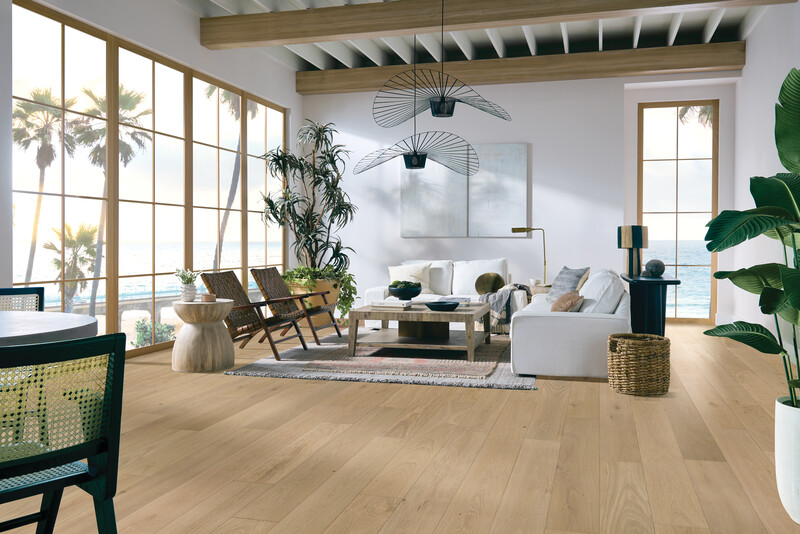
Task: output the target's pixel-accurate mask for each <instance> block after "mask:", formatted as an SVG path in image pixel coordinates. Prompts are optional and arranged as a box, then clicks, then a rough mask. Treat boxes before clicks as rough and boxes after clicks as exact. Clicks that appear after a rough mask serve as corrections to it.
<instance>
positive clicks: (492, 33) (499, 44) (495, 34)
mask: <svg viewBox="0 0 800 534" xmlns="http://www.w3.org/2000/svg"><path fill="white" fill-rule="evenodd" d="M486 35H488V36H489V40H490V41H491V42H492V46H493V47H494V51H495V52H497V57H506V43H505V42H504V41H503V38H502V37H501V36H500V32H499V31H498V30H496V29H494V28H487V29H486Z"/></svg>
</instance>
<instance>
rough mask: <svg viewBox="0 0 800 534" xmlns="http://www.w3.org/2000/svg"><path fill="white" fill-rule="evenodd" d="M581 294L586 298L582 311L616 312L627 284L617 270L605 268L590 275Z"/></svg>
mask: <svg viewBox="0 0 800 534" xmlns="http://www.w3.org/2000/svg"><path fill="white" fill-rule="evenodd" d="M580 294H581V296H582V297H583V298H584V300H583V305H581V309H580V311H581V312H582V313H614V312H615V311H616V310H617V305H619V301H620V299H621V298H622V295H624V294H625V285H624V284H623V283H622V280H621V279H620V277H619V275H618V274H617V273H616V272H615V271H613V270H611V269H604V270H602V271H600V272H598V273H596V274H593V275H592V276H590V277H589V279H588V280H587V281H586V284H584V286H583V287H582V288H581V290H580Z"/></svg>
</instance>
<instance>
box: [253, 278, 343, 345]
mask: <svg viewBox="0 0 800 534" xmlns="http://www.w3.org/2000/svg"><path fill="white" fill-rule="evenodd" d="M250 273H251V274H252V275H253V278H254V279H255V281H256V284H258V289H260V290H261V294H262V295H264V298H265V299H267V302H268V303H269V309H270V311H271V312H272V313H273V314H295V313H297V312H298V311H299V312H300V313H301V317H305V318H306V321H308V326H309V327H310V328H311V334H312V335H313V336H314V341H315V342H316V343H317V345H319V344H320V343H319V336H317V330H322V329H323V328H329V327H331V326H332V327H333V328H335V329H336V334H337V335H338V336H339V337H342V332H341V330H339V326H338V325H337V324H336V319H334V317H333V310H334V308H336V303H335V302H334V303H333V304H329V303H328V299H327V298H326V297H325V295H327V294H329V293H330V291H317V292H316V293H306V294H303V295H292V292H291V291H289V287H288V286H287V285H286V282H284V281H283V278H281V274H280V273H279V272H278V269H276V268H275V267H270V268H268V269H250ZM316 295H319V296H321V297H322V302H323V303H324V304H323V305H322V306H313V307H308V306H306V303H305V300H303V299H305V298H308V297H313V296H316ZM298 302H299V303H300V305H299V306H298V305H297V303H298ZM325 313H327V314H328V316H329V317H330V319H331V322H330V323H328V324H325V325H321V326H314V323H313V322H312V321H311V318H312V317H314V316H315V315H321V314H325Z"/></svg>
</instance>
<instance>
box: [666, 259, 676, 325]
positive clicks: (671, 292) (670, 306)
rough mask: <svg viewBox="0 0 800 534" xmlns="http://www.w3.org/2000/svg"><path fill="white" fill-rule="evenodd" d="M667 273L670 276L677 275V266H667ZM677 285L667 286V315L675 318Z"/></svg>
mask: <svg viewBox="0 0 800 534" xmlns="http://www.w3.org/2000/svg"><path fill="white" fill-rule="evenodd" d="M666 273H667V274H668V275H670V276H675V266H669V267H667V270H666ZM675 311H676V310H675V286H669V287H668V288H667V309H666V310H665V317H668V318H670V317H671V318H675V317H677V315H675Z"/></svg>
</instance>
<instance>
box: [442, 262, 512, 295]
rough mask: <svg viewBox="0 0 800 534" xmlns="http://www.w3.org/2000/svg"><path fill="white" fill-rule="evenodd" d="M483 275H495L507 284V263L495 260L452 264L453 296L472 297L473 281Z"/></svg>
mask: <svg viewBox="0 0 800 534" xmlns="http://www.w3.org/2000/svg"><path fill="white" fill-rule="evenodd" d="M484 273H497V274H499V275H500V276H502V277H503V280H505V282H506V283H508V261H507V260H506V259H505V258H497V259H493V260H472V261H455V262H453V295H474V294H475V281H476V280H477V279H478V277H479V276H480V275H482V274H484Z"/></svg>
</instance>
